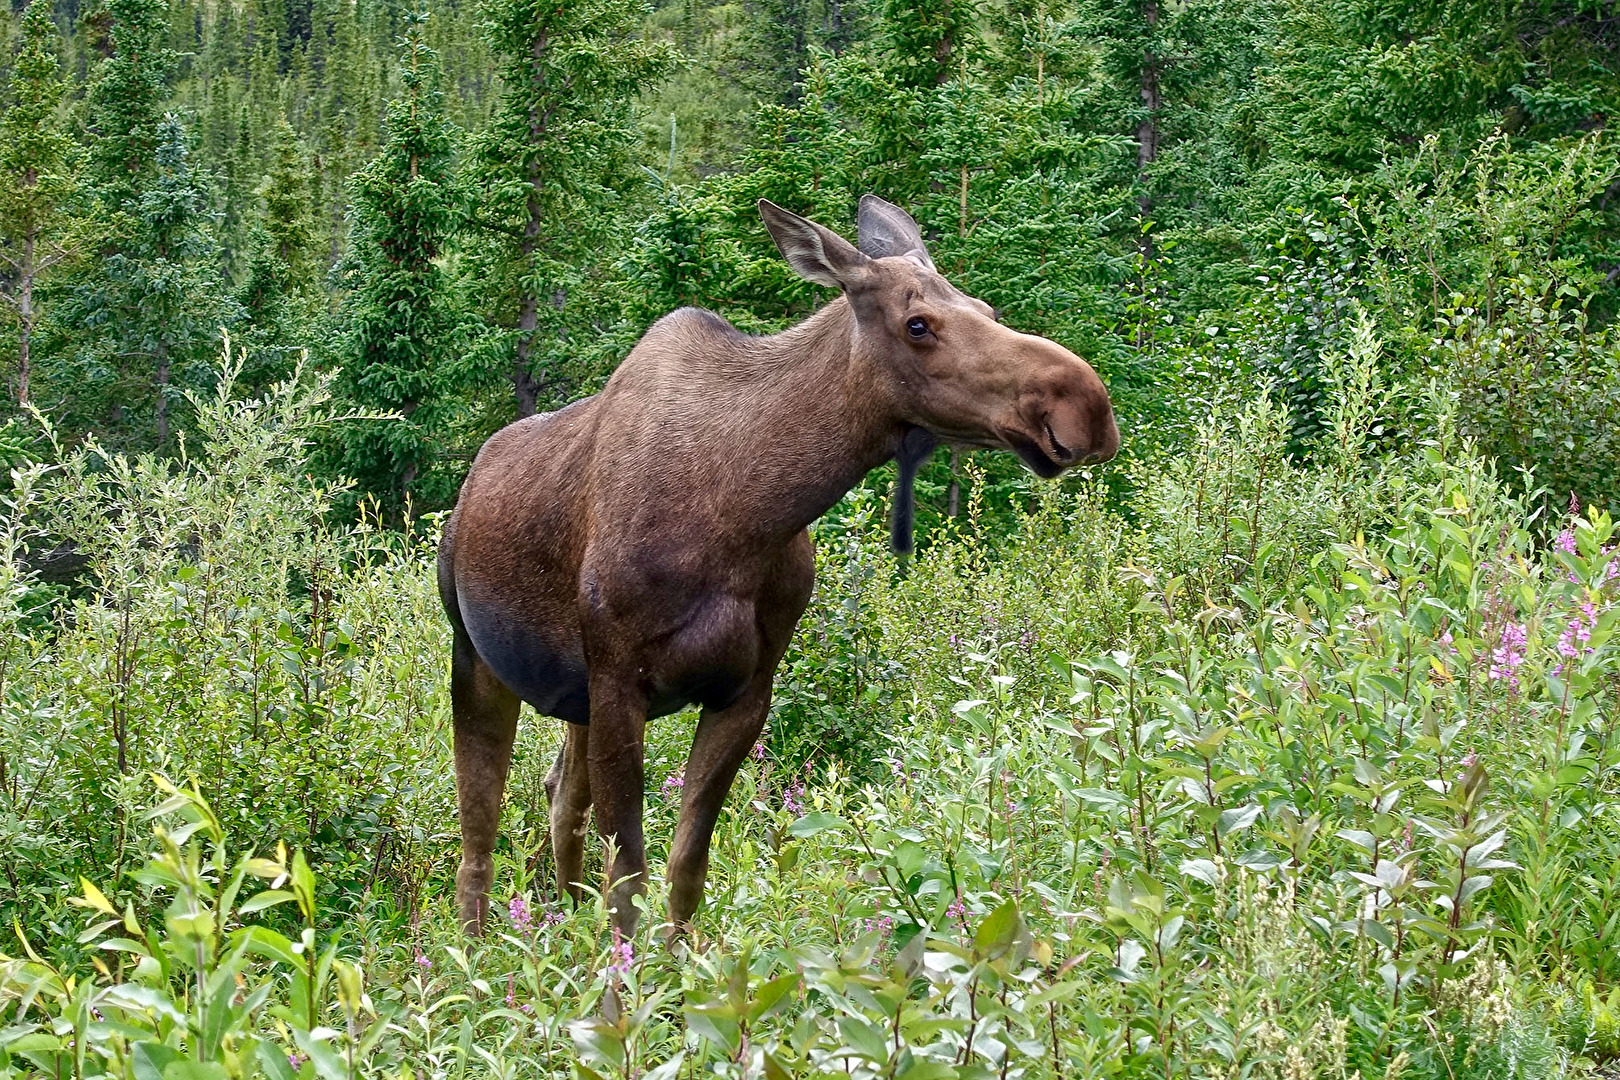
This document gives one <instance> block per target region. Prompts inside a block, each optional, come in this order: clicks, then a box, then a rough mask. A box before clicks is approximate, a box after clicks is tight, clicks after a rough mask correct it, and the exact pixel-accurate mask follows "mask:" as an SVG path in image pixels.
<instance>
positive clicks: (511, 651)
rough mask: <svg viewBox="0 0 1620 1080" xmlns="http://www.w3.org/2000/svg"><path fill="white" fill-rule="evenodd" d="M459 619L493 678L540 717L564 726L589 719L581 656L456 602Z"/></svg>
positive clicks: (495, 614)
mask: <svg viewBox="0 0 1620 1080" xmlns="http://www.w3.org/2000/svg"><path fill="white" fill-rule="evenodd" d="M460 607H461V619H462V622H463V624H464V625H465V626H466V627H467V636H468V637H470V638H472V642H473V648H475V649H476V650H477V651H478V655H479V657H480V658H481V659H482V660H483V661H484V663H486V664H488V665H489V668H490V670H491V671H493V672H494V673H495V677H496V678H497V679H499V680H501V682H502V683H504V684H505V685H506V687H507V689H509V690H511V691H512V693H514V694H516V695H517V696H518V697H520V698H522V699H523V700H524V701H527V702H528V703H529V704H530V705H533V706H534V708H535V711H536V712H539V713H540V714H541V715H543V716H555V717H557V718H558V719H559V720H566V721H568V722H569V723H570V724H584V723H587V722H588V721H589V720H590V688H589V684H588V682H587V680H586V678H585V657H584V655H583V654H582V653H581V652H579V651H577V650H575V651H573V652H570V651H568V650H564V649H559V648H557V647H556V645H554V644H553V643H552V642H550V641H549V640H547V638H546V637H545V636H543V635H541V634H539V633H536V632H535V631H534V630H533V629H531V628H529V627H528V626H525V625H524V624H523V623H521V622H519V621H518V620H516V619H513V618H511V617H510V616H509V615H507V614H506V613H505V612H501V611H496V610H494V609H493V608H492V607H490V606H489V605H485V604H478V603H468V602H467V600H466V598H465V597H463V598H462V600H461V605H460Z"/></svg>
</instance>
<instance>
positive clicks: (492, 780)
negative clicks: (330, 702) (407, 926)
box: [450, 633, 519, 934]
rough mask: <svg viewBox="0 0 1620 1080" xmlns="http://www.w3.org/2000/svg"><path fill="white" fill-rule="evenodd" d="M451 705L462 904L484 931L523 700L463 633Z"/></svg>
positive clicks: (473, 927)
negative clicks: (496, 838)
mask: <svg viewBox="0 0 1620 1080" xmlns="http://www.w3.org/2000/svg"><path fill="white" fill-rule="evenodd" d="M450 705H451V711H452V713H453V715H454V720H455V741H456V805H457V808H458V810H459V811H460V815H461V869H460V871H459V872H458V873H457V874H456V907H457V908H458V909H459V911H460V913H461V924H462V926H463V927H464V928H465V929H466V931H467V932H468V933H470V934H482V933H483V932H484V919H485V915H486V914H487V911H488V907H489V886H490V881H491V879H492V878H493V876H494V862H493V860H492V857H491V856H492V854H493V852H494V850H495V835H496V833H497V832H498V831H499V829H500V824H501V796H502V795H503V793H504V792H505V790H506V774H507V770H508V769H510V768H511V765H512V740H513V738H514V737H515V736H516V735H517V720H518V706H519V702H518V698H517V695H516V694H514V693H512V691H510V690H508V689H507V688H506V687H505V686H504V685H502V683H501V681H500V680H499V679H497V678H496V677H495V673H494V672H493V671H491V670H490V669H489V665H488V664H485V663H484V662H483V660H481V659H479V657H478V653H477V652H476V651H475V650H474V649H473V646H472V642H471V641H470V640H468V638H467V637H466V635H464V634H459V633H458V634H457V635H456V641H455V651H454V654H453V655H452V657H451V661H450Z"/></svg>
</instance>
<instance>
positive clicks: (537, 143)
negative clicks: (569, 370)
mask: <svg viewBox="0 0 1620 1080" xmlns="http://www.w3.org/2000/svg"><path fill="white" fill-rule="evenodd" d="M645 11H646V7H645V5H644V4H643V3H641V2H640V0H489V2H488V4H487V6H486V8H485V12H486V15H487V18H488V28H489V34H490V38H491V44H492V46H493V47H494V49H495V51H496V53H497V54H498V55H499V57H500V74H501V82H502V85H503V86H504V87H505V91H504V93H503V94H502V97H501V101H500V104H499V105H498V106H497V108H496V110H495V115H494V117H493V119H492V121H491V123H490V125H489V127H488V128H487V129H486V130H485V131H484V132H483V133H482V134H481V135H480V137H479V140H478V145H477V152H476V159H477V161H478V165H479V167H478V170H477V173H478V183H479V185H480V191H479V206H478V209H477V212H476V215H475V217H474V224H475V225H477V226H478V227H480V228H481V229H482V230H483V231H484V232H485V234H486V235H487V236H488V237H489V238H491V240H492V241H493V243H494V246H495V251H494V258H493V259H492V260H491V262H492V263H493V266H492V268H491V269H492V271H493V272H494V273H495V274H496V275H498V281H499V282H500V287H501V288H502V290H503V293H504V303H503V306H504V307H505V311H504V312H503V313H502V315H503V321H504V322H506V324H507V325H508V326H509V327H510V328H511V329H512V330H514V331H515V333H514V334H513V335H512V344H511V352H510V354H509V355H510V356H511V369H510V370H511V375H512V387H513V392H514V394H515V397H516V400H517V411H518V415H519V416H528V415H531V414H533V413H534V412H535V410H536V407H537V404H538V402H539V400H540V397H541V395H542V393H544V392H546V389H547V386H546V381H547V380H546V374H545V371H544V370H543V365H542V363H541V357H540V354H539V345H540V342H539V338H540V336H541V334H542V330H543V329H548V330H549V331H550V335H549V336H550V337H551V338H552V339H553V340H556V338H557V337H558V336H559V335H560V333H561V332H562V331H563V330H564V328H565V326H566V322H565V319H566V308H567V304H568V294H569V287H570V285H571V284H572V282H573V281H574V280H577V279H578V277H579V276H580V267H581V266H582V265H584V264H588V263H590V262H592V261H593V260H594V259H596V258H598V257H599V256H600V253H601V248H602V247H603V242H604V238H605V237H606V236H608V235H610V233H611V230H610V228H609V224H610V219H611V216H612V214H613V212H614V210H615V207H616V203H617V201H618V198H619V195H620V194H621V193H622V192H623V191H624V190H625V189H627V188H629V187H630V186H631V184H632V183H633V182H634V165H635V163H634V161H633V158H632V154H631V151H632V150H633V148H635V147H636V146H637V144H638V143H639V141H640V133H639V131H638V130H637V127H636V124H635V122H634V115H633V110H632V105H633V101H634V98H635V96H636V95H637V94H638V93H640V92H642V91H643V90H646V89H648V88H649V87H651V86H653V85H654V84H655V83H656V82H657V80H658V79H660V78H662V77H663V76H664V75H665V74H666V73H667V72H669V71H670V70H671V69H672V67H673V66H674V63H675V54H674V51H673V49H672V48H671V47H670V46H669V45H668V44H667V43H663V42H651V41H647V40H644V39H642V38H641V37H639V36H638V31H639V30H640V27H641V21H642V18H643V16H644V14H645ZM543 324H544V326H543Z"/></svg>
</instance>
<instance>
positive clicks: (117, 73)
mask: <svg viewBox="0 0 1620 1080" xmlns="http://www.w3.org/2000/svg"><path fill="white" fill-rule="evenodd" d="M106 15H107V20H108V46H109V48H110V49H111V55H109V56H108V58H107V60H106V61H105V62H104V63H103V64H102V65H101V70H100V72H99V73H98V74H97V76H96V79H95V82H94V83H93V84H92V85H91V88H90V95H89V108H88V109H87V110H86V115H87V117H88V119H89V128H90V134H91V143H90V161H89V179H90V180H91V181H92V183H93V186H94V190H95V193H96V197H97V199H98V200H99V201H100V202H101V203H102V205H103V206H104V207H106V208H107V209H108V210H109V211H110V212H113V213H118V212H120V211H123V210H125V209H127V207H126V204H127V203H128V202H130V200H132V199H136V198H138V197H139V196H140V195H141V194H142V193H143V192H144V190H145V188H146V185H147V184H148V183H150V182H151V180H152V179H153V177H154V176H155V174H156V171H157V148H158V140H159V134H158V129H159V128H160V127H161V126H162V124H163V104H164V100H165V98H166V97H167V94H168V91H167V90H166V88H165V86H164V80H165V79H166V78H167V77H168V74H169V70H170V69H171V68H172V67H173V66H174V53H173V52H172V51H171V50H170V49H168V48H166V47H165V45H164V42H165V41H166V40H167V36H168V29H169V28H168V5H167V4H166V3H165V2H164V0H107V5H106Z"/></svg>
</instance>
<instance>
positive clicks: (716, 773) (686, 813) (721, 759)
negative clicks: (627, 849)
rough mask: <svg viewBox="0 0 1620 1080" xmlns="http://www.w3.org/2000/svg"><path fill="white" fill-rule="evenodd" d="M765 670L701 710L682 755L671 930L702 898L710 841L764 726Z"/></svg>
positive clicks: (672, 853)
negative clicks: (723, 703) (721, 704)
mask: <svg viewBox="0 0 1620 1080" xmlns="http://www.w3.org/2000/svg"><path fill="white" fill-rule="evenodd" d="M770 705H771V680H770V677H769V674H768V673H767V675H766V677H765V678H763V679H756V680H755V683H754V685H752V686H750V687H749V689H748V690H747V691H746V692H745V693H744V694H743V696H742V699H741V700H739V701H737V702H736V703H734V704H733V705H731V706H730V707H729V708H727V709H722V710H720V711H718V712H711V711H710V710H708V709H704V710H703V715H702V717H700V718H699V720H698V727H697V734H696V735H695V736H694V737H693V739H692V753H691V756H689V757H688V758H687V761H686V786H685V787H684V788H683V789H682V794H681V821H680V824H679V825H678V826H677V827H676V829H675V841H674V843H673V844H671V845H670V850H669V867H668V876H669V921H670V924H671V930H672V932H673V933H675V934H682V933H685V932H686V931H687V930H688V929H689V927H690V925H691V921H692V915H693V913H695V912H696V911H697V907H698V904H699V903H700V902H701V901H702V900H703V885H704V882H705V881H707V880H708V876H709V842H710V840H711V838H712V837H713V835H714V825H715V822H716V821H718V820H719V819H720V810H721V808H722V807H724V806H725V803H726V795H727V794H728V793H729V792H730V791H731V782H732V781H733V780H735V779H736V778H737V770H738V769H739V768H741V767H742V763H743V761H744V759H746V758H747V757H748V751H749V750H751V749H753V746H754V743H755V742H756V741H758V739H759V733H760V732H761V731H763V730H765V715H766V713H767V712H769V711H770Z"/></svg>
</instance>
